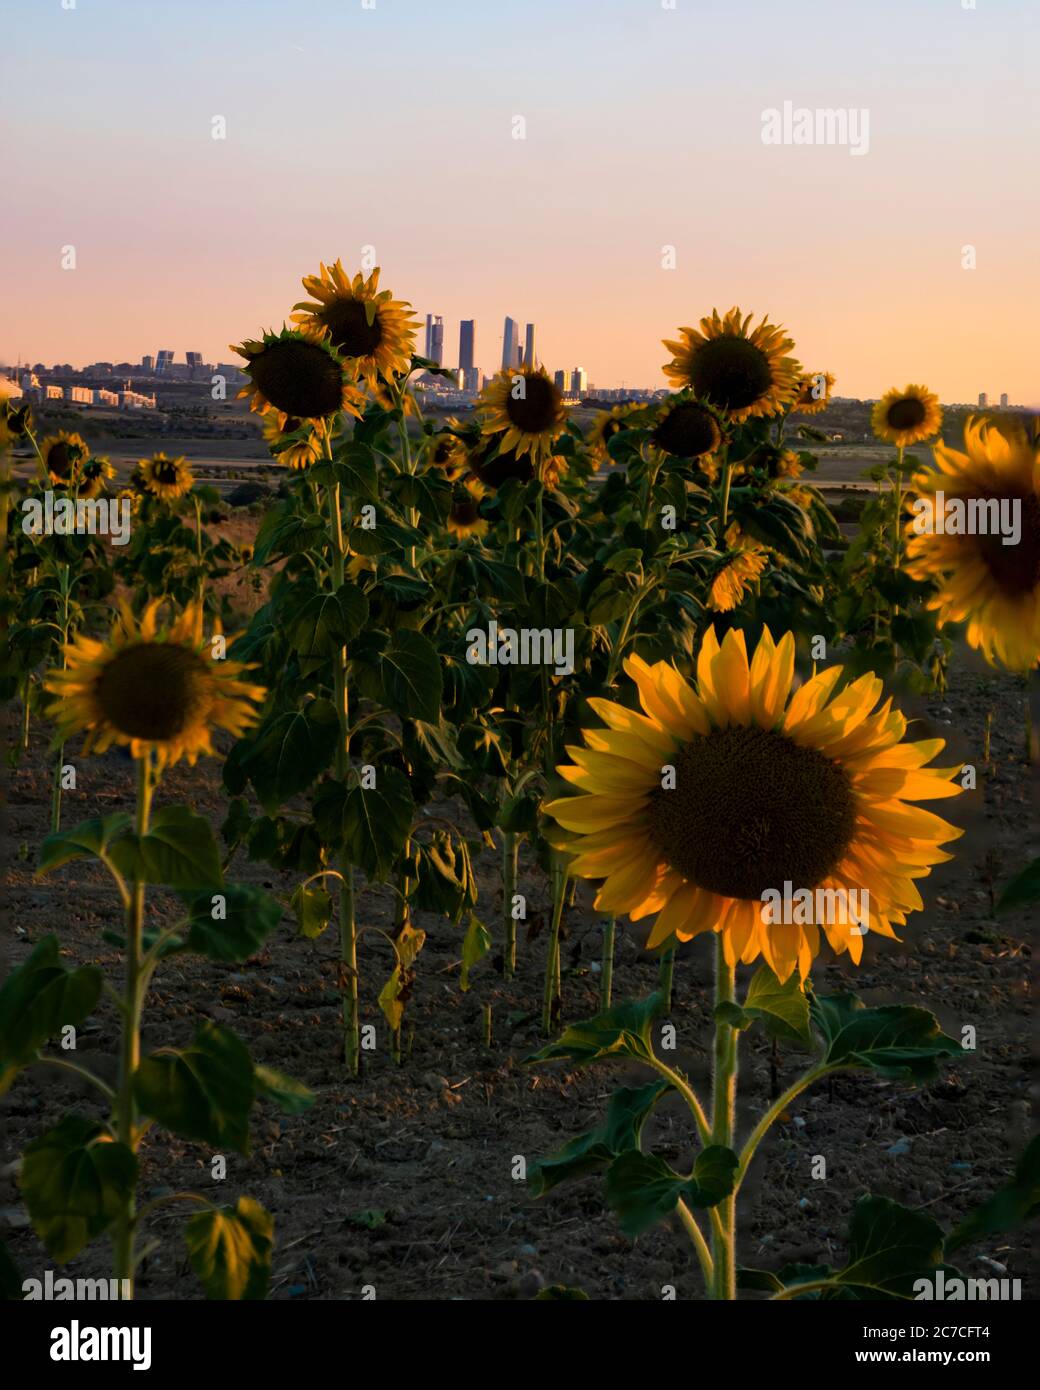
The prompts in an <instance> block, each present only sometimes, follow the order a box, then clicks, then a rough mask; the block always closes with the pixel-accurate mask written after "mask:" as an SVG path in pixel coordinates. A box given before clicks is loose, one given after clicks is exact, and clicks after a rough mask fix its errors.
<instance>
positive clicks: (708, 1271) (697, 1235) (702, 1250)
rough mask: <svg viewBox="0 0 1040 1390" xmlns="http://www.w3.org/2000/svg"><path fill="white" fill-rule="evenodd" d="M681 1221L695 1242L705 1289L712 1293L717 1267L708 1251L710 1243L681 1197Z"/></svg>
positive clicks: (694, 1246)
mask: <svg viewBox="0 0 1040 1390" xmlns="http://www.w3.org/2000/svg"><path fill="white" fill-rule="evenodd" d="M679 1219H680V1221H681V1222H682V1223H683V1225H684V1226H685V1227H686V1233H687V1235H688V1236H689V1237H690V1239H691V1240H692V1241H693V1248H694V1250H695V1251H696V1252H697V1259H698V1260H699V1261H700V1266H701V1272H702V1274H703V1275H704V1287H705V1289H706V1290H707V1291H708V1292H709V1293H710V1291H711V1288H712V1285H713V1284H714V1281H715V1266H714V1264H713V1263H712V1258H711V1251H710V1250H709V1249H708V1242H707V1241H706V1240H705V1239H704V1236H703V1235H702V1234H701V1228H700V1227H699V1226H698V1225H697V1221H696V1218H695V1217H694V1214H693V1212H692V1211H691V1210H690V1208H689V1207H688V1206H687V1205H686V1203H685V1202H684V1201H683V1199H682V1198H681V1197H680V1198H679Z"/></svg>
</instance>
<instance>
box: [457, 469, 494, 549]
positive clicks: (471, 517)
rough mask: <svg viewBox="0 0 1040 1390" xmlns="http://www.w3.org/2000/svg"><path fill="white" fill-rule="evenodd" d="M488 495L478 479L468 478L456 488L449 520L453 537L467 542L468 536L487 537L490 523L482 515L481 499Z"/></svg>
mask: <svg viewBox="0 0 1040 1390" xmlns="http://www.w3.org/2000/svg"><path fill="white" fill-rule="evenodd" d="M486 495H487V489H486V488H485V487H483V486H482V485H481V484H480V483H479V482H478V481H477V479H476V478H467V479H466V481H465V482H464V483H460V484H458V485H457V486H456V487H455V489H454V492H453V495H452V501H451V511H450V512H449V513H448V520H447V527H448V530H449V531H450V532H451V534H452V535H453V536H458V538H459V540H465V539H466V537H467V536H486V535H487V533H488V523H487V521H486V519H485V518H484V517H483V516H481V514H480V499H481V498H482V497H485V496H486Z"/></svg>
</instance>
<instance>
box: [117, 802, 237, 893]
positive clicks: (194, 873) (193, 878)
mask: <svg viewBox="0 0 1040 1390" xmlns="http://www.w3.org/2000/svg"><path fill="white" fill-rule="evenodd" d="M109 854H110V858H111V860H112V862H113V864H115V866H116V868H117V869H118V870H119V872H120V873H121V874H123V875H124V876H125V877H126V878H128V879H132V878H140V879H142V880H143V881H144V882H145V883H160V884H162V885H164V886H165V887H167V888H219V887H220V885H221V883H222V882H223V880H224V875H223V872H222V870H221V864H220V850H219V847H218V845H217V842H216V840H215V839H214V838H213V831H212V830H211V829H210V824H209V821H208V820H206V819H205V817H204V816H197V815H196V814H195V812H194V811H192V810H191V809H190V808H189V807H187V806H164V807H163V808H162V810H161V811H157V812H156V813H155V815H154V816H153V817H152V823H151V826H150V827H149V829H148V833H147V834H146V835H143V836H140V835H124V836H123V838H122V839H121V840H117V841H116V842H115V844H113V846H112V848H111V850H110V852H109Z"/></svg>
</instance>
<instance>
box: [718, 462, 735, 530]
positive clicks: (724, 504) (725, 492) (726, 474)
mask: <svg viewBox="0 0 1040 1390" xmlns="http://www.w3.org/2000/svg"><path fill="white" fill-rule="evenodd" d="M732 482H733V465H732V464H731V463H730V461H729V446H728V445H727V447H726V449H725V452H724V455H723V464H722V496H721V498H720V500H719V531H720V533H721V534H720V536H719V540H720V541H722V540H723V539H724V538H725V535H726V525H727V523H728V521H729V490H730V485H731V483H732Z"/></svg>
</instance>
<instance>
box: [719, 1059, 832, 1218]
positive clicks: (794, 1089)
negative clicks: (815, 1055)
mask: <svg viewBox="0 0 1040 1390" xmlns="http://www.w3.org/2000/svg"><path fill="white" fill-rule="evenodd" d="M838 1070H839V1068H838V1067H823V1066H820V1067H813V1068H812V1070H811V1071H807V1072H806V1073H805V1075H804V1076H800V1077H799V1078H798V1080H797V1081H795V1082H794V1083H793V1084H792V1085H790V1086H788V1088H787V1090H786V1091H785V1092H784V1093H783V1095H782V1096H779V1097H778V1098H777V1099H776V1100H775V1101H774V1102H773V1104H772V1105H771V1106H770V1107H769V1109H768V1110H767V1111H766V1113H765V1114H764V1115H763V1116H762V1118H761V1119H760V1120H759V1122H758V1124H757V1125H756V1126H755V1127H754V1129H753V1130H752V1131H751V1133H750V1134H749V1135H748V1138H747V1141H746V1143H745V1144H744V1147H743V1148H742V1149H741V1151H740V1163H739V1165H738V1167H737V1174H736V1178H735V1179H734V1184H733V1190H734V1192H736V1191H737V1189H738V1188H739V1187H740V1184H741V1183H742V1182H743V1181H744V1176H745V1174H746V1173H747V1170H748V1166H749V1165H750V1163H751V1160H752V1159H753V1158H754V1156H755V1150H756V1149H757V1148H758V1146H759V1144H760V1143H761V1141H762V1139H763V1138H764V1137H765V1135H766V1133H767V1132H768V1130H769V1128H770V1126H771V1125H772V1123H773V1121H774V1120H775V1119H776V1118H777V1116H778V1115H782V1114H783V1113H784V1111H785V1110H786V1109H787V1107H788V1106H789V1105H790V1104H791V1102H792V1101H793V1100H794V1099H795V1098H796V1097H797V1096H800V1095H801V1094H802V1092H803V1091H805V1090H807V1089H808V1088H809V1087H810V1086H811V1085H812V1084H813V1082H814V1081H819V1079H820V1077H821V1076H829V1075H830V1074H831V1073H832V1072H835V1071H838Z"/></svg>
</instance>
